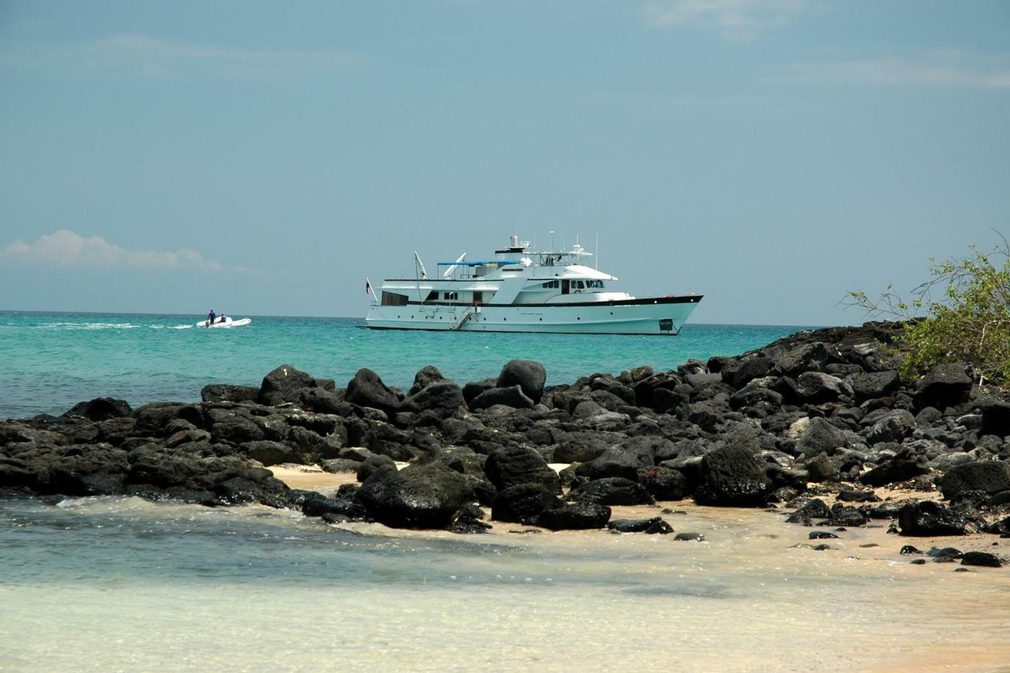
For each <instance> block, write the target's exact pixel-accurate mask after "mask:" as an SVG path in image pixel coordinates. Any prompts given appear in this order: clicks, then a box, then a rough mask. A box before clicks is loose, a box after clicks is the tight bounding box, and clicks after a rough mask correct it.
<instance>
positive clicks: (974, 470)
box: [936, 460, 1010, 500]
mask: <svg viewBox="0 0 1010 673" xmlns="http://www.w3.org/2000/svg"><path fill="white" fill-rule="evenodd" d="M936 483H937V486H939V487H940V491H941V492H942V493H943V497H944V498H946V499H947V500H956V499H958V498H960V497H962V496H964V495H967V494H969V493H971V492H981V493H984V494H986V495H994V494H996V493H999V492H1001V491H1010V463H1008V462H1007V461H1005V460H985V461H979V462H974V463H965V464H963V465H956V466H954V467H952V468H950V469H949V470H947V471H946V472H945V473H944V475H943V476H942V477H940V478H939V479H937V480H936Z"/></svg>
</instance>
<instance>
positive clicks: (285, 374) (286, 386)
mask: <svg viewBox="0 0 1010 673" xmlns="http://www.w3.org/2000/svg"><path fill="white" fill-rule="evenodd" d="M315 387H316V380H315V379H314V378H312V376H311V375H310V374H307V373H306V372H303V371H301V370H300V369H295V368H294V367H292V366H291V365H281V366H280V367H277V368H276V369H274V370H273V371H272V372H270V373H269V374H267V375H266V376H264V377H263V382H262V383H261V384H260V392H259V395H258V396H257V401H258V402H259V403H260V404H267V405H271V406H272V405H277V404H283V403H285V402H295V401H296V400H297V399H298V393H299V392H300V391H301V390H302V389H303V388H315Z"/></svg>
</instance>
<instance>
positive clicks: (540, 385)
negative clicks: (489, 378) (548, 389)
mask: <svg viewBox="0 0 1010 673" xmlns="http://www.w3.org/2000/svg"><path fill="white" fill-rule="evenodd" d="M545 383H547V370H545V369H544V366H543V365H542V364H540V363H539V362H535V361H533V360H510V361H508V362H507V363H505V366H504V367H502V370H501V373H500V374H498V382H497V387H499V388H508V387H510V386H515V385H518V386H519V387H520V388H521V389H522V392H523V395H525V396H526V397H528V398H529V399H531V400H533V402H534V404H535V403H537V402H539V401H540V398H541V396H542V395H543V393H544V384H545ZM510 406H512V405H510Z"/></svg>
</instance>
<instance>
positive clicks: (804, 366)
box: [773, 341, 830, 378]
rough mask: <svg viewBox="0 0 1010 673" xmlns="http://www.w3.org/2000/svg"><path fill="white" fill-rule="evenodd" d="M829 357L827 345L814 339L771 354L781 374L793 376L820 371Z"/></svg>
mask: <svg viewBox="0 0 1010 673" xmlns="http://www.w3.org/2000/svg"><path fill="white" fill-rule="evenodd" d="M829 357H830V356H829V354H828V349H827V347H826V346H825V345H824V344H823V343H821V342H820V341H815V342H813V343H808V344H802V345H801V346H798V347H796V348H789V349H786V350H785V351H783V352H782V353H780V354H778V355H775V356H773V359H774V362H775V364H776V365H777V366H778V368H779V370H780V371H781V372H782V374H784V375H785V376H791V377H793V378H795V377H797V376H799V375H800V374H802V373H803V372H819V371H822V370H823V368H824V365H826V364H827V363H828V359H829Z"/></svg>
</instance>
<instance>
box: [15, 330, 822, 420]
mask: <svg viewBox="0 0 1010 673" xmlns="http://www.w3.org/2000/svg"><path fill="white" fill-rule="evenodd" d="M234 317H236V318H238V317H245V316H234ZM205 318H206V316H199V315H196V316H180V315H156V314H150V315H148V314H96V313H28V312H0V382H2V383H3V388H2V390H0V418H24V417H28V416H33V415H36V414H41V413H47V414H54V415H58V414H61V413H63V412H64V411H66V410H67V409H69V408H70V407H72V406H73V405H74V404H76V403H77V402H80V401H83V400H89V399H93V398H95V397H116V398H120V399H124V400H126V401H127V402H129V403H130V404H131V405H134V406H136V405H139V404H144V403H146V402H155V401H183V402H192V401H199V399H200V389H201V388H203V386H205V385H207V384H208V383H234V384H240V385H252V386H259V384H260V382H261V381H262V379H263V376H264V375H265V374H266V373H268V372H269V371H271V370H272V369H274V368H275V367H277V366H279V365H282V364H290V365H292V366H294V367H297V368H298V369H301V370H303V371H307V372H309V373H310V374H312V375H313V376H316V377H319V378H330V379H334V380H335V381H336V382H337V385H338V386H346V385H347V382H348V381H349V380H350V379H351V378H352V377H353V376H354V373H355V372H356V371H357V370H358V369H360V368H362V367H368V368H369V369H372V370H374V371H375V372H377V373H378V374H379V376H381V377H382V379H383V381H384V382H385V383H386V384H387V385H391V386H396V387H400V388H403V389H406V388H409V387H410V385H411V384H412V382H413V380H414V374H415V373H417V371H418V370H419V369H421V368H422V367H424V366H425V365H435V366H436V367H438V368H439V369H440V370H441V371H442V374H443V375H444V376H446V377H448V378H451V379H453V380H454V381H456V382H457V383H459V384H460V385H463V384H464V383H466V382H468V381H479V380H482V379H486V378H489V377H493V376H497V375H498V372H499V371H501V368H502V365H504V364H505V363H506V362H508V361H509V360H511V359H513V358H523V359H530V360H537V361H539V362H541V363H542V364H543V365H544V367H545V368H546V369H547V377H548V378H547V383H548V385H551V384H567V383H574V382H575V381H576V380H577V379H578V378H579V377H580V376H585V375H588V374H592V373H595V372H609V373H612V374H619V373H620V372H621V371H623V370H625V369H631V368H634V367H638V366H641V365H650V366H652V367H654V368H656V369H673V368H675V367H676V366H677V365H679V364H682V363H684V362H686V361H687V360H688V359H691V358H696V359H698V360H702V361H706V360H707V359H708V358H710V357H712V356H713V355H736V354H739V353H742V352H744V351H746V350H749V349H752V348H757V347H759V346H763V345H765V344H767V343H769V342H771V341H774V340H775V339H777V338H779V337H782V336H786V335H788V334H792V333H793V332H796V331H797V330H800V329H804V327H798V326H776V325H770V326H745V325H694V324H690V323H688V324H687V325H686V326H685V327H684V329H683V330H682V331H681V333H680V335H679V336H675V337H656V336H610V335H565V334H476V333H468V332H461V333H455V332H450V333H447V332H406V331H375V330H369V329H363V328H361V327H360V325H361V324H362V320H360V319H355V318H288V317H269V316H252V318H253V322H252V324H251V325H248V326H246V327H238V328H234V329H213V330H208V329H200V328H197V327H195V325H196V323H197V322H198V321H200V320H203V319H205Z"/></svg>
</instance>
